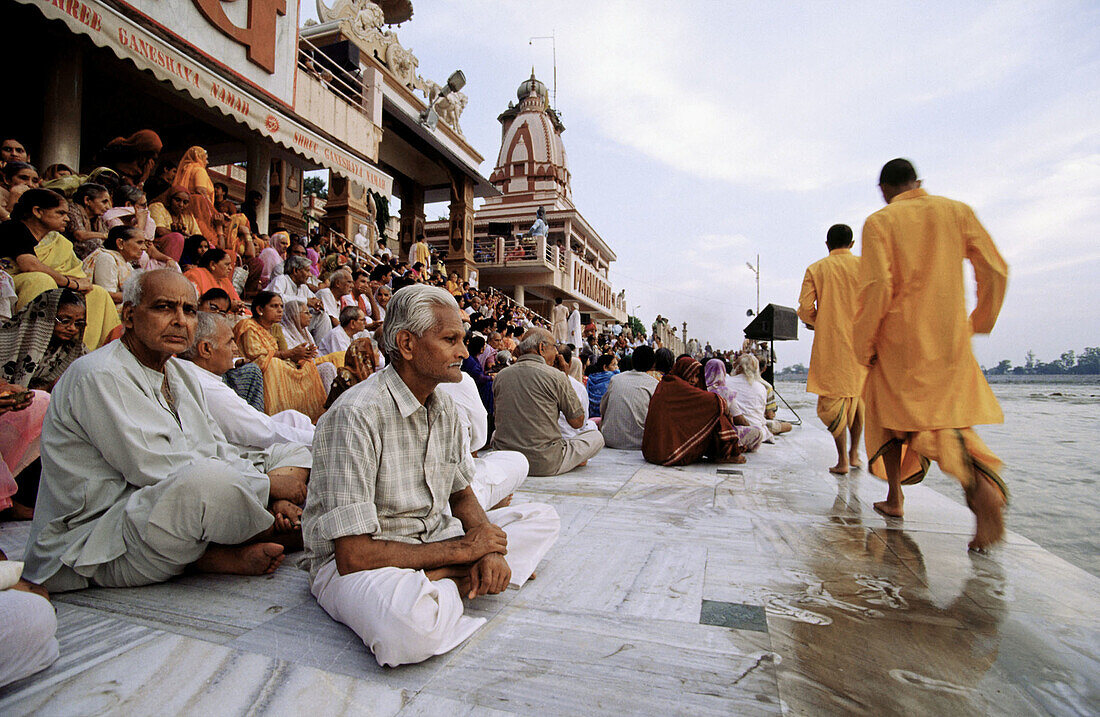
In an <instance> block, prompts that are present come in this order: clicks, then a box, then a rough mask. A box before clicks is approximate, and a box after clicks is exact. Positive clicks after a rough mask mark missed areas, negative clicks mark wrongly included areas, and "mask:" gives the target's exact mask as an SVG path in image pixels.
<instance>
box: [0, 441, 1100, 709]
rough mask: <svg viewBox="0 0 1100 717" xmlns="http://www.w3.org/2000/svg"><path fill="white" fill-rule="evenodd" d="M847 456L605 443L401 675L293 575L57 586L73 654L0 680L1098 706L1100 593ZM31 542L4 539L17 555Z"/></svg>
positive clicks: (637, 702)
mask: <svg viewBox="0 0 1100 717" xmlns="http://www.w3.org/2000/svg"><path fill="white" fill-rule="evenodd" d="M832 451H833V447H832V440H831V439H830V437H829V436H828V434H827V433H825V432H824V431H821V430H817V429H815V428H814V427H810V426H806V427H803V428H800V429H798V430H797V431H796V432H795V433H793V434H790V435H788V436H784V437H783V438H782V439H780V442H779V443H778V444H777V445H776V446H765V447H764V448H762V449H761V451H760V452H759V453H758V454H755V455H752V456H750V457H749V461H748V463H746V464H745V465H743V466H738V468H737V470H738V471H739V472H730V471H719V470H716V467H715V466H710V465H699V466H691V467H687V468H659V467H655V466H650V465H646V464H645V463H644V462H643V461H642V460H641V458H640V456H638V455H637V454H635V453H629V452H625V451H609V450H608V451H604V452H603V453H601V454H600V455H599V456H597V457H596V458H594V459H593V460H592V461H590V462H589V465H588V466H587V467H585V468H582V469H579V470H577V471H574V472H573V473H570V474H568V475H565V476H559V477H556V478H531V479H529V480H528V482H527V484H526V485H525V487H524V497H525V498H529V499H534V500H543V501H546V502H550V503H552V504H554V505H555V506H556V507H557V508H558V511H559V513H560V514H561V516H562V534H561V538H560V539H559V541H558V543H557V545H555V547H554V549H553V550H552V551H551V553H550V554H549V555H548V556H547V559H546V561H544V563H543V565H542V566H541V567H540V569H539V577H538V579H537V580H535V581H533V582H530V583H528V584H527V585H526V586H525V587H524V588H523V589H522V590H520V591H515V590H509V591H507V592H506V593H505V594H503V595H500V596H495V597H492V598H487V599H482V600H479V601H475V602H474V603H471V604H470V605H469V609H470V611H471V612H472V613H473V614H476V615H478V616H481V617H485V618H487V619H488V623H487V624H486V626H485V627H484V628H483V629H482V630H481V631H479V632H478V633H477V634H476V635H475V636H474V637H473V638H472V639H471V640H469V641H468V642H467V643H466V644H464V645H462V646H460V647H459V648H458V649H456V650H454V651H452V652H451V653H448V654H447V655H442V656H439V657H436V658H433V659H432V660H429V661H427V662H425V663H423V664H421V665H416V666H407V667H403V668H399V669H396V670H389V669H387V670H383V669H381V668H379V667H378V666H377V665H376V664H375V663H374V661H373V660H372V659H371V658H370V657H369V655H368V653H367V652H366V650H365V648H364V647H363V646H362V644H361V643H358V641H357V640H356V638H355V636H354V635H353V634H352V633H350V632H349V631H347V630H346V629H345V628H344V627H343V626H341V625H338V624H336V623H333V622H331V621H330V620H328V618H327V617H326V616H325V615H324V613H323V612H322V611H321V610H320V609H319V608H317V606H316V604H315V603H314V602H313V600H312V598H311V597H310V596H309V592H308V588H307V585H306V578H305V575H304V573H301V572H300V571H297V570H294V569H291V568H283V569H280V570H279V571H277V572H276V574H275V575H273V576H269V577H267V578H232V577H226V576H220V577H213V576H188V577H186V578H182V579H180V580H177V581H174V582H173V583H170V584H168V585H161V586H153V587H149V588H141V589H136V590H88V591H81V592H78V593H71V594H68V595H62V596H59V597H58V599H57V601H56V605H57V607H58V617H59V625H60V627H59V637H60V640H61V643H62V658H61V660H60V661H59V662H58V663H57V664H56V665H55V666H54V667H52V668H50V670H47V671H46V672H44V673H42V674H40V675H38V676H35V677H32V678H29V679H28V680H24V681H23V682H21V683H17V684H15V685H12V686H9V687H8V688H6V689H3V690H0V713H2V714H5V715H7V714H31V713H34V714H58V713H96V712H121V713H146V712H158V713H180V712H191V713H194V712H198V711H213V712H216V713H219V714H237V713H246V712H250V711H256V710H258V709H262V710H263V711H265V712H268V711H270V712H275V711H306V710H309V711H310V712H313V713H320V714H343V713H348V714H362V713H367V712H369V713H372V714H451V713H454V714H498V715H500V714H547V713H551V714H561V713H583V714H608V715H612V714H613V715H622V714H662V715H664V714H670V713H671V714H692V715H708V714H714V715H729V714H738V715H741V714H777V713H780V712H786V713H788V714H795V715H804V714H814V715H817V714H900V713H906V714H937V715H938V714H944V715H956V714H962V715H966V714H982V715H985V714H1014V715H1015V714H1090V713H1093V714H1094V713H1096V712H1097V711H1098V705H1100V688H1098V684H1100V665H1098V664H1097V663H1098V660H1097V655H1098V647H1097V646H1098V645H1100V639H1098V638H1100V629H1098V623H1100V621H1098V614H1100V579H1097V578H1094V577H1092V576H1091V575H1089V574H1088V573H1085V572H1084V571H1081V570H1079V569H1077V568H1075V567H1074V566H1072V565H1070V564H1068V563H1066V562H1065V561H1063V560H1060V559H1059V558H1057V557H1055V556H1053V555H1051V554H1050V553H1048V552H1047V551H1045V550H1043V549H1042V548H1040V547H1039V546H1037V545H1035V544H1034V543H1032V542H1030V541H1028V540H1027V539H1025V538H1022V537H1021V536H1019V535H1015V534H1010V536H1009V539H1008V541H1007V542H1006V544H1005V545H1004V546H1002V547H1000V548H998V549H996V550H994V551H993V552H991V553H990V554H989V555H973V554H969V553H967V551H966V544H967V541H968V539H969V537H970V533H971V531H972V528H973V522H972V519H971V517H970V514H969V512H968V511H967V510H966V509H965V508H964V507H962V506H960V505H958V504H957V503H955V502H953V501H951V500H949V499H948V498H945V497H944V496H941V495H939V494H937V493H935V492H934V491H931V490H929V489H927V488H924V487H915V488H913V489H911V490H910V491H907V502H906V518H905V519H904V520H903V521H902V520H894V519H889V520H887V519H885V518H883V517H882V516H880V515H878V514H876V513H875V512H874V511H873V510H872V508H871V504H872V503H873V502H874V501H875V500H880V499H881V498H882V496H883V495H884V493H885V485H884V484H883V483H881V482H879V481H878V480H877V479H875V478H873V477H870V476H868V475H866V474H865V473H862V472H860V471H853V472H852V473H851V474H850V475H849V476H846V477H842V478H839V479H838V478H837V477H835V476H832V475H830V474H828V473H827V472H826V470H825V467H826V466H828V465H830V462H829V459H830V455H831V452H832ZM1010 520H1011V519H1010ZM24 525H25V524H24ZM1009 527H1010V528H1011V522H1010V524H1009ZM26 533H27V530H26V527H23V526H19V525H13V524H4V525H0V548H3V549H4V550H6V551H7V552H8V554H9V555H19V554H20V553H21V550H22V546H23V542H24V541H25V540H26ZM260 705H262V706H260Z"/></svg>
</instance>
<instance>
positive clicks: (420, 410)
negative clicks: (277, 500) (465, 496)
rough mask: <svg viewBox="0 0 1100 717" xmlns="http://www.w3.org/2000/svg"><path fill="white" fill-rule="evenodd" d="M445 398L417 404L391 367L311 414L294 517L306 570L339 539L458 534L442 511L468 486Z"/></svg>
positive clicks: (465, 457)
mask: <svg viewBox="0 0 1100 717" xmlns="http://www.w3.org/2000/svg"><path fill="white" fill-rule="evenodd" d="M462 445H463V444H462V426H461V424H460V423H459V419H458V413H457V411H456V409H455V406H454V403H453V402H452V401H451V398H450V397H449V396H447V395H445V394H444V393H443V392H442V391H435V392H433V393H432V394H431V396H429V397H428V401H427V405H426V406H422V405H421V404H420V402H419V401H417V400H416V397H415V396H413V394H412V392H411V391H410V390H409V388H408V386H406V385H405V382H404V381H402V380H401V377H400V376H398V375H397V371H396V370H394V368H393V367H392V366H387V367H386V368H384V369H382V370H381V371H380V372H378V373H376V374H374V375H372V376H371V377H370V378H369V379H367V380H366V381H364V382H362V383H360V384H359V385H357V386H354V387H352V388H351V389H349V390H348V391H347V392H346V393H344V395H343V396H341V397H340V398H339V399H338V400H337V401H336V403H335V404H334V405H333V406H332V408H330V409H329V410H328V411H327V412H326V413H325V414H324V415H323V416H322V417H321V420H320V421H318V422H317V432H316V436H315V438H314V441H313V471H312V474H311V475H310V480H309V496H308V498H307V500H306V507H305V512H304V513H303V515H302V535H303V539H304V541H305V548H306V559H307V560H308V562H309V568H310V578H311V579H312V578H313V576H315V575H316V574H317V570H318V569H319V568H320V567H321V566H322V565H324V564H325V563H327V562H328V561H329V560H332V559H333V557H334V555H335V550H336V545H335V542H334V541H335V540H336V539H337V538H341V537H344V536H346V535H370V536H372V537H374V538H376V539H379V540H395V541H400V542H404V543H430V542H435V541H439V540H446V539H447V538H454V537H457V536H460V535H463V533H464V531H463V528H462V523H460V522H459V521H458V519H457V518H455V517H453V516H452V515H450V512H449V511H445V508H446V507H447V505H448V499H449V498H450V496H451V493H454V492H456V491H460V490H462V489H463V488H465V487H466V486H468V485H469V484H470V481H471V480H472V479H473V475H474V464H473V460H472V459H471V458H470V454H469V452H467V451H465V450H463V447H462Z"/></svg>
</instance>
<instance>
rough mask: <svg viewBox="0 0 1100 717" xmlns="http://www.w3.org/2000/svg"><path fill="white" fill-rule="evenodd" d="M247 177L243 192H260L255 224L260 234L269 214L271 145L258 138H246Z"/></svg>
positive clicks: (265, 230) (265, 226) (265, 227)
mask: <svg viewBox="0 0 1100 717" xmlns="http://www.w3.org/2000/svg"><path fill="white" fill-rule="evenodd" d="M247 147H248V158H247V162H248V177H247V179H246V180H245V194H246V196H247V193H248V192H249V191H252V190H255V191H257V192H259V193H260V203H259V205H258V206H257V207H256V225H257V228H258V229H259V230H260V233H261V234H267V229H268V226H267V225H268V219H269V217H270V214H271V145H270V144H268V143H266V142H264V141H262V140H258V139H249V140H248V145H247Z"/></svg>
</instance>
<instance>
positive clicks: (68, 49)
mask: <svg viewBox="0 0 1100 717" xmlns="http://www.w3.org/2000/svg"><path fill="white" fill-rule="evenodd" d="M46 55H47V58H48V61H49V68H48V69H47V71H46V96H45V103H44V106H43V108H42V115H43V117H44V118H45V122H43V125H42V146H41V148H40V153H41V155H42V156H41V157H33V158H32V159H33V161H34V165H35V166H36V167H38V168H39V169H40V170H42V169H45V168H46V167H48V166H50V165H51V164H58V163H61V164H67V165H69V166H70V167H72V168H73V169H74V170H75V171H77V172H79V171H80V169H81V167H80V121H81V116H82V114H83V99H84V62H83V60H84V55H83V53H82V52H81V51H80V47H79V46H78V45H77V44H76V43H75V42H73V43H71V44H68V43H62V44H60V45H58V46H57V47H55V48H53V49H52V50H51V51H50V52H49V53H46Z"/></svg>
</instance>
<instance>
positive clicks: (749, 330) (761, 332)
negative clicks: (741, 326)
mask: <svg viewBox="0 0 1100 717" xmlns="http://www.w3.org/2000/svg"><path fill="white" fill-rule="evenodd" d="M745 338H747V339H755V340H757V341H797V340H798V314H796V313H795V311H794V309H792V308H790V307H787V306H777V305H775V304H768V305H767V306H765V307H764V308H763V309H761V310H760V313H759V315H757V317H756V318H755V319H753V320H752V322H751V323H750V324H749V325H748V326H746V327H745Z"/></svg>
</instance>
